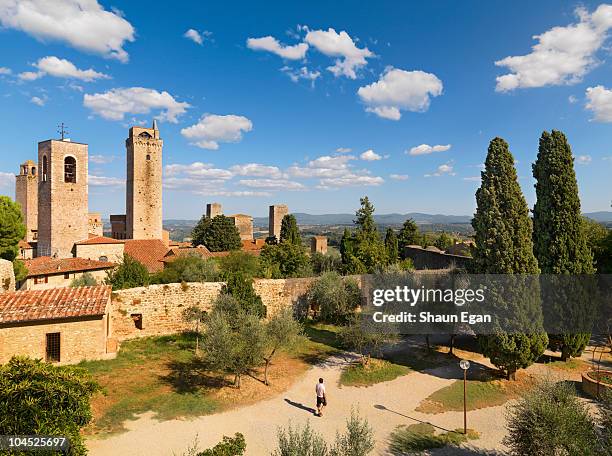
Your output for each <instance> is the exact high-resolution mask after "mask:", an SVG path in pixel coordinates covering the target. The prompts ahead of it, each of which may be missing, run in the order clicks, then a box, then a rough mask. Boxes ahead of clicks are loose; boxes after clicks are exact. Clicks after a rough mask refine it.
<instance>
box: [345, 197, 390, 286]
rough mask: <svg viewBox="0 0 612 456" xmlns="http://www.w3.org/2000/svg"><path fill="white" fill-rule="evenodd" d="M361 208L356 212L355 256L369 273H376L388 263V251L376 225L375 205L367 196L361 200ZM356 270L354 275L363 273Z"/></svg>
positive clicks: (360, 267)
mask: <svg viewBox="0 0 612 456" xmlns="http://www.w3.org/2000/svg"><path fill="white" fill-rule="evenodd" d="M360 203H361V207H360V208H359V209H358V210H357V212H355V216H356V219H355V220H354V223H355V226H356V228H357V229H356V231H355V247H356V249H355V256H356V257H357V260H359V261H358V263H361V265H363V267H365V269H366V270H367V271H368V272H374V270H376V269H377V268H378V267H380V266H383V265H385V264H386V263H387V251H386V249H385V245H384V243H383V241H382V240H381V238H380V236H379V234H378V229H377V228H376V223H375V222H374V205H373V204H372V203H370V200H369V198H368V197H367V196H364V197H363V198H361V199H360ZM361 265H360V266H359V268H354V269H353V271H354V272H353V273H355V274H357V273H361V270H360V269H363V267H362V266H361Z"/></svg>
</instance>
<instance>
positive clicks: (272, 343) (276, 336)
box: [264, 308, 302, 385]
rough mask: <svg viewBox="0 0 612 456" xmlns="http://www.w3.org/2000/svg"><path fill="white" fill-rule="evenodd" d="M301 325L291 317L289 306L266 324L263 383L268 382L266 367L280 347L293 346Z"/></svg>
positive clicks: (300, 330) (300, 332)
mask: <svg viewBox="0 0 612 456" xmlns="http://www.w3.org/2000/svg"><path fill="white" fill-rule="evenodd" d="M301 334H302V326H301V325H300V324H299V323H298V322H297V321H296V320H295V319H294V318H293V312H292V309H291V308H286V309H284V310H282V311H281V312H279V313H278V314H277V315H275V316H274V317H273V318H271V319H270V321H269V322H268V323H267V324H266V331H265V338H266V354H265V355H264V361H265V369H264V383H265V384H266V385H269V384H270V383H269V382H268V368H269V367H270V363H272V358H274V355H275V354H276V353H277V352H278V350H281V349H288V348H291V347H293V346H294V345H295V344H296V343H297V341H298V340H299V339H300V335H301Z"/></svg>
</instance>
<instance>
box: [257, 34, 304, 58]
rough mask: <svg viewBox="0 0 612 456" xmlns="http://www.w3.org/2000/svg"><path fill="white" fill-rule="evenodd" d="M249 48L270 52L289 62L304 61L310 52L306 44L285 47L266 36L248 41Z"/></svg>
mask: <svg viewBox="0 0 612 456" xmlns="http://www.w3.org/2000/svg"><path fill="white" fill-rule="evenodd" d="M247 47H248V48H249V49H253V50H254V51H268V52H272V53H273V54H276V55H278V56H280V57H282V58H284V59H288V60H300V59H303V58H304V56H305V55H306V51H307V50H308V45H307V44H306V43H299V44H296V45H294V46H285V45H283V44H281V43H280V42H279V41H278V40H277V39H276V38H274V37H273V36H264V37H262V38H249V39H247Z"/></svg>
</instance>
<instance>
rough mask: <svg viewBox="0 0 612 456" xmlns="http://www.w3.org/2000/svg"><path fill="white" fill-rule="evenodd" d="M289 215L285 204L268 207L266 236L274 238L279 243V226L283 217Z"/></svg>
mask: <svg viewBox="0 0 612 456" xmlns="http://www.w3.org/2000/svg"><path fill="white" fill-rule="evenodd" d="M288 213H289V208H288V207H287V205H286V204H275V205H273V206H270V213H269V215H268V225H269V226H268V236H270V237H272V236H276V240H277V241H280V232H281V224H282V223H283V217H284V216H285V215H287V214H288Z"/></svg>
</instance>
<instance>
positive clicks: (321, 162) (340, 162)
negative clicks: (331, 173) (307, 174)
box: [308, 155, 355, 169]
mask: <svg viewBox="0 0 612 456" xmlns="http://www.w3.org/2000/svg"><path fill="white" fill-rule="evenodd" d="M351 160H355V157H353V156H352V155H334V156H333V157H332V156H330V155H323V156H321V157H318V158H316V159H315V160H311V161H309V162H308V167H309V168H320V169H327V168H330V169H346V167H347V166H348V162H349V161H351Z"/></svg>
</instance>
